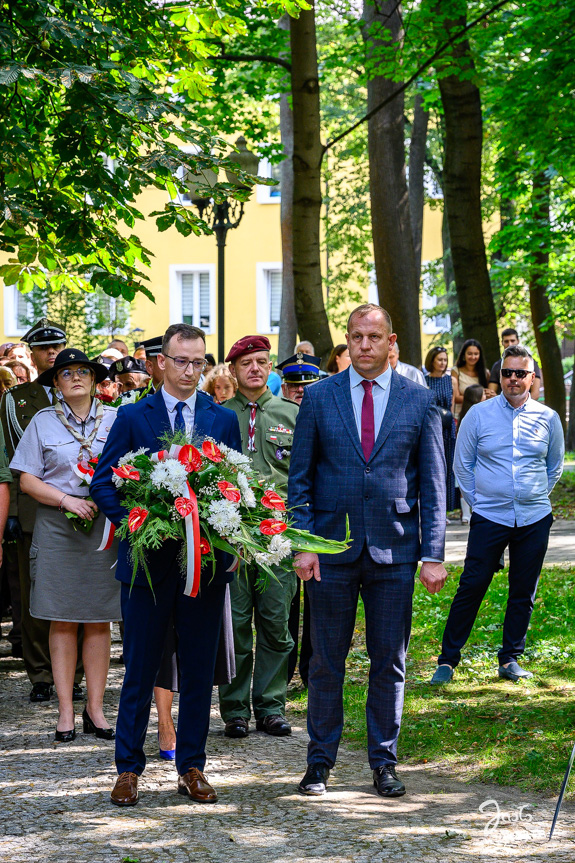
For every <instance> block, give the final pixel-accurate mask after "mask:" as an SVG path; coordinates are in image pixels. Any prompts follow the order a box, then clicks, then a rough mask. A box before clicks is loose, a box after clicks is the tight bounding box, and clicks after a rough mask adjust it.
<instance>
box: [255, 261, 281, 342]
mask: <svg viewBox="0 0 575 863" xmlns="http://www.w3.org/2000/svg"><path fill="white" fill-rule="evenodd" d="M256 301H257V327H258V332H259V333H266V334H270V335H271V334H273V333H279V330H280V317H281V307H282V265H281V263H266V264H256Z"/></svg>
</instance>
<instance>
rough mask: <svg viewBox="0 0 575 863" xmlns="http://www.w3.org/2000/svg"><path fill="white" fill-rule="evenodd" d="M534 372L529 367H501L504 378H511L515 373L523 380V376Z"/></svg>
mask: <svg viewBox="0 0 575 863" xmlns="http://www.w3.org/2000/svg"><path fill="white" fill-rule="evenodd" d="M532 374H533V372H531V371H529V370H528V369H501V377H502V378H510V377H512V376H513V375H515V376H516V377H517V378H519V380H520V381H522V380H523V378H526V377H527V375H532Z"/></svg>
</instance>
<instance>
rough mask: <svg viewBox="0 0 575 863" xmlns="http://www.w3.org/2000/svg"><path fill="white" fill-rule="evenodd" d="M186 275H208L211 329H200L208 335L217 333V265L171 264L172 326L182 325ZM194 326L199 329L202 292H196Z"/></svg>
mask: <svg viewBox="0 0 575 863" xmlns="http://www.w3.org/2000/svg"><path fill="white" fill-rule="evenodd" d="M184 273H207V274H208V276H209V280H210V327H209V329H207V328H206V327H200V329H202V330H203V331H204V332H205V333H206V335H210V336H211V335H213V334H214V333H215V332H216V314H217V309H216V265H215V264H170V275H169V285H170V324H181V323H182V319H183V313H182V275H183V274H184ZM193 317H194V324H193V325H194V326H195V327H199V326H200V324H199V320H200V292H199V291H194V315H193Z"/></svg>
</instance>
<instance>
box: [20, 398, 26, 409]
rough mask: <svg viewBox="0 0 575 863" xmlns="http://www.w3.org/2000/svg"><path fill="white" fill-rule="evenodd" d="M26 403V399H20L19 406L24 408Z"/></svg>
mask: <svg viewBox="0 0 575 863" xmlns="http://www.w3.org/2000/svg"><path fill="white" fill-rule="evenodd" d="M25 404H26V399H18V407H19V408H23V407H24V405H25Z"/></svg>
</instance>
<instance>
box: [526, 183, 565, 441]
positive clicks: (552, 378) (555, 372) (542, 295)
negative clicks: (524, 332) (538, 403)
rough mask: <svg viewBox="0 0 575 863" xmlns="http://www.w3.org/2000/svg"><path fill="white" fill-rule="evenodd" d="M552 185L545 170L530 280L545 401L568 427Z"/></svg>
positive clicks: (536, 202)
mask: <svg viewBox="0 0 575 863" xmlns="http://www.w3.org/2000/svg"><path fill="white" fill-rule="evenodd" d="M549 197H550V188H549V180H548V179H547V177H546V176H545V174H543V173H539V174H537V175H536V176H535V177H534V178H533V192H532V201H533V215H534V220H535V226H534V233H535V238H536V239H537V243H536V246H537V248H539V249H540V251H536V252H534V253H533V254H532V260H533V264H532V267H531V277H530V279H529V304H530V306H531V320H532V321H533V329H534V331H535V341H536V342H537V350H538V351H539V357H540V359H541V371H542V372H543V385H544V387H545V404H546V405H548V406H549V407H550V408H553V410H555V411H557V413H558V414H559V416H560V417H561V422H562V423H563V427H565V407H566V405H565V384H564V381H563V366H562V363H561V348H560V347H559V342H558V340H557V334H556V333H555V327H554V325H553V323H551V324H550V325H549V322H550V321H552V320H553V319H552V312H551V306H550V304H549V297H548V296H547V291H546V288H547V282H548V279H549V234H550V225H549V221H550V204H549Z"/></svg>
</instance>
